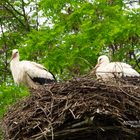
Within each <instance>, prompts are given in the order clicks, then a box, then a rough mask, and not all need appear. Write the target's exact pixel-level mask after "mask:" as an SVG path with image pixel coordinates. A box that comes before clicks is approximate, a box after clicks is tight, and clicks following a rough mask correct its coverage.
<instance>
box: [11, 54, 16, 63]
mask: <svg viewBox="0 0 140 140" xmlns="http://www.w3.org/2000/svg"><path fill="white" fill-rule="evenodd" d="M16 56H17V54H16V53H14V54H12V57H11V59H10V62H11V61H12V60H13V59H14V58H15V57H16Z"/></svg>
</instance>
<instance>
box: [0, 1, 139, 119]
mask: <svg viewBox="0 0 140 140" xmlns="http://www.w3.org/2000/svg"><path fill="white" fill-rule="evenodd" d="M134 5H135V6H134ZM139 6H140V3H139V1H132V0H131V1H130V0H124V1H122V0H53V1H52V0H1V1H0V117H2V115H3V113H4V112H5V110H7V109H8V106H10V105H11V103H14V102H15V101H17V100H19V99H20V98H21V97H24V96H27V95H29V92H28V90H27V88H25V87H20V86H16V85H14V83H13V79H12V76H11V72H10V69H9V59H10V56H11V50H12V49H15V48H18V49H19V51H20V57H21V59H28V60H32V61H36V62H38V63H41V64H43V65H44V66H45V67H46V68H47V69H48V70H49V71H51V72H52V73H53V74H54V75H55V76H56V78H57V80H58V81H62V80H67V79H70V78H72V77H76V76H80V75H83V74H86V73H89V72H90V70H91V69H92V68H93V67H94V66H95V64H96V61H97V58H98V57H99V56H100V55H102V54H106V55H108V56H109V57H110V59H111V60H112V61H123V62H127V63H128V64H130V65H132V66H133V68H134V69H136V70H137V71H138V72H140V24H139V23H140V7H139Z"/></svg>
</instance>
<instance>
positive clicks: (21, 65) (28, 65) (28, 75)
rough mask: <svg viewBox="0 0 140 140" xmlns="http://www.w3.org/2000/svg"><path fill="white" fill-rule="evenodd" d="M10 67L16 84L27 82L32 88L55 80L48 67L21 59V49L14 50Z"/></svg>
mask: <svg viewBox="0 0 140 140" xmlns="http://www.w3.org/2000/svg"><path fill="white" fill-rule="evenodd" d="M10 69H11V72H12V76H13V79H14V82H15V83H16V84H18V85H19V84H25V85H27V86H29V87H32V88H37V86H38V85H43V84H47V83H51V82H54V81H55V78H54V76H53V75H52V74H51V73H50V72H48V71H47V70H46V68H45V67H44V66H42V65H40V64H38V63H35V62H31V61H25V60H23V61H19V51H18V50H17V49H14V50H13V51H12V58H11V61H10Z"/></svg>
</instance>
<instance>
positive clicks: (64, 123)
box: [2, 76, 140, 140]
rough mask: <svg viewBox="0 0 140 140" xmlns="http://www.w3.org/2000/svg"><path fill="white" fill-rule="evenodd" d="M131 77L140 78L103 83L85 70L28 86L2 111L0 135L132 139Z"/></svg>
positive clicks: (135, 125) (139, 99)
mask: <svg viewBox="0 0 140 140" xmlns="http://www.w3.org/2000/svg"><path fill="white" fill-rule="evenodd" d="M135 81H136V82H135ZM137 81H140V79H138V78H137V79H135V80H130V79H127V80H122V79H121V81H118V82H117V84H116V82H115V83H103V82H99V81H96V80H94V79H93V78H92V77H88V76H87V77H81V78H77V79H73V80H70V81H67V82H63V83H56V84H53V85H49V86H45V87H42V88H40V89H38V90H34V89H31V96H30V97H28V98H27V99H24V100H23V101H20V102H19V103H17V104H16V105H14V106H13V107H12V108H11V109H10V110H9V112H8V113H7V114H6V115H5V117H4V119H3V124H2V127H3V129H4V132H5V139H6V140H9V139H11V140H25V139H30V140H46V139H47V140H78V139H81V140H92V139H102V140H106V139H113V140H115V139H116V140H117V139H123V140H124V139H138V137H139V134H140V87H139V83H138V82H137Z"/></svg>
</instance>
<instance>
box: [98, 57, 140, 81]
mask: <svg viewBox="0 0 140 140" xmlns="http://www.w3.org/2000/svg"><path fill="white" fill-rule="evenodd" d="M95 72H96V76H97V78H101V79H103V80H108V79H110V78H115V77H119V78H120V77H122V76H124V77H126V76H129V77H135V76H136V77H137V76H138V77H139V76H140V74H139V73H138V72H137V71H136V70H134V69H133V68H132V67H131V66H130V65H128V64H126V63H122V62H110V61H109V58H108V57H107V56H106V55H102V56H100V57H99V58H98V62H97V65H96V66H95Z"/></svg>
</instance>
